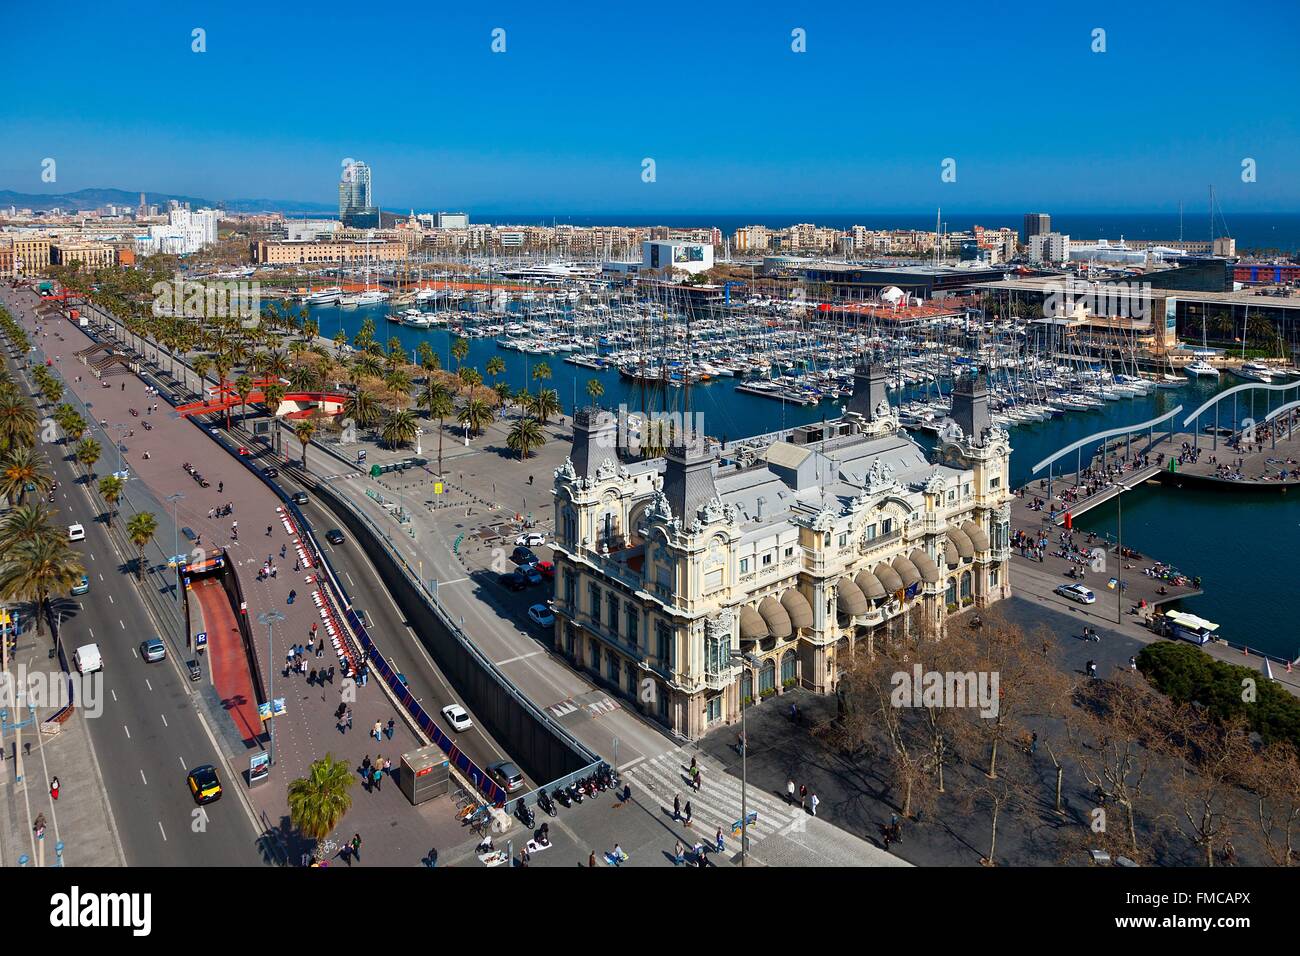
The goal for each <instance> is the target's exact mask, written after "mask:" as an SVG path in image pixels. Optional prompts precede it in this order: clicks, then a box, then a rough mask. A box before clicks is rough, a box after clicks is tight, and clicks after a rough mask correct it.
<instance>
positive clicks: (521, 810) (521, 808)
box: [515, 797, 537, 828]
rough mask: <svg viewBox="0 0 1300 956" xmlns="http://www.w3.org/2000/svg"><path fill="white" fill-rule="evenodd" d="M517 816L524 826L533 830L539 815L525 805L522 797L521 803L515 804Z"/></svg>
mask: <svg viewBox="0 0 1300 956" xmlns="http://www.w3.org/2000/svg"><path fill="white" fill-rule="evenodd" d="M515 816H517V817H518V818H519V819H520V821H521V822H522V823H523V824H524V826H527V827H529V828H531V827H532V826H533V824H534V823H535V822H537V815H536V814H534V813H533V808H532V807H530V806H528V804H526V803H524V800H523V797H520V798H519V802H518V803H517V804H515Z"/></svg>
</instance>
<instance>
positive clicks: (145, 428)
mask: <svg viewBox="0 0 1300 956" xmlns="http://www.w3.org/2000/svg"><path fill="white" fill-rule="evenodd" d="M141 424H142V425H144V430H145V431H147V432H151V431H153V426H152V425H150V424H149V423H148V422H141Z"/></svg>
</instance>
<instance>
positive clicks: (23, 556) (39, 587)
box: [0, 536, 86, 637]
mask: <svg viewBox="0 0 1300 956" xmlns="http://www.w3.org/2000/svg"><path fill="white" fill-rule="evenodd" d="M85 573H86V571H85V568H83V567H82V566H81V559H80V558H79V556H78V555H77V553H76V552H75V551H73V550H72V548H71V547H70V546H69V545H68V542H67V541H66V540H64V539H63V538H59V537H54V536H41V537H36V538H30V539H28V540H26V541H23V542H21V543H19V544H18V545H17V546H16V547H14V548H13V549H11V550H10V551H9V552H8V553H6V554H5V556H4V560H3V563H2V564H0V597H3V598H4V599H5V600H7V601H31V602H33V603H34V604H35V606H36V607H35V610H36V613H35V617H36V634H37V636H38V637H39V636H41V635H42V634H44V633H45V629H44V623H45V611H46V606H47V604H48V602H49V598H50V595H51V594H64V593H67V592H70V591H71V590H72V588H73V586H74V585H76V584H79V583H80V582H81V576H82V575H83V574H85Z"/></svg>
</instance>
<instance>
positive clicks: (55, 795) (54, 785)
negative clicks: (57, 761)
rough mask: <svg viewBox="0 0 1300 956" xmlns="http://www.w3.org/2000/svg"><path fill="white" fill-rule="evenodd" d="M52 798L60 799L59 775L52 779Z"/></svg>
mask: <svg viewBox="0 0 1300 956" xmlns="http://www.w3.org/2000/svg"><path fill="white" fill-rule="evenodd" d="M50 798H51V799H52V800H57V799H59V778H58V777H52V778H51V779H50Z"/></svg>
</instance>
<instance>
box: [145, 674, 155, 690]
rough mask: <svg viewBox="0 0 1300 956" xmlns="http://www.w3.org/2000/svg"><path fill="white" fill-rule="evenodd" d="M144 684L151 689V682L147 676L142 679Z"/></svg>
mask: <svg viewBox="0 0 1300 956" xmlns="http://www.w3.org/2000/svg"><path fill="white" fill-rule="evenodd" d="M144 686H145V687H148V688H149V690H151V691H152V690H153V684H151V683H149V678H147V677H146V678H145V679H144Z"/></svg>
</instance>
